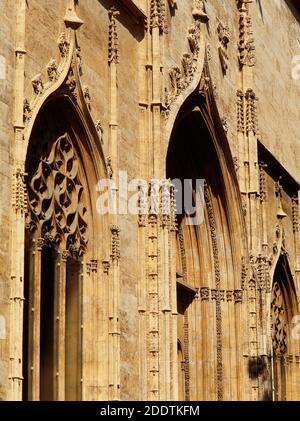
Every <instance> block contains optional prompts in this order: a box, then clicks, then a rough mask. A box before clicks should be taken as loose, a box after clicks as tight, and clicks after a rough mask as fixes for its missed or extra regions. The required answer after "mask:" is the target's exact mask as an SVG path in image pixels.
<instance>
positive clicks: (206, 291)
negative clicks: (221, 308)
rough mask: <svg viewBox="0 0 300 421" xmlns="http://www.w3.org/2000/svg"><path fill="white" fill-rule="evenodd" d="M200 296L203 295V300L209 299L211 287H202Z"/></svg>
mask: <svg viewBox="0 0 300 421" xmlns="http://www.w3.org/2000/svg"><path fill="white" fill-rule="evenodd" d="M200 297H201V301H209V288H208V287H201V288H200Z"/></svg>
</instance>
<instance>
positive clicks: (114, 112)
mask: <svg viewBox="0 0 300 421" xmlns="http://www.w3.org/2000/svg"><path fill="white" fill-rule="evenodd" d="M119 14H120V12H119V11H118V10H117V9H116V8H115V7H112V8H111V9H110V10H109V11H108V16H109V40H108V64H109V81H110V82H109V83H110V85H109V92H110V123H109V155H110V160H111V165H112V169H113V171H114V172H115V171H116V168H117V165H118V81H117V77H118V73H117V72H118V64H119V40H118V32H117V22H116V17H117V16H118V15H119Z"/></svg>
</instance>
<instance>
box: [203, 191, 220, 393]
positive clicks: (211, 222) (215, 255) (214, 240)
mask: <svg viewBox="0 0 300 421" xmlns="http://www.w3.org/2000/svg"><path fill="white" fill-rule="evenodd" d="M204 199H205V204H206V208H207V214H208V222H209V227H210V235H211V242H212V251H213V263H214V271H215V282H216V289H215V291H216V292H215V293H213V290H212V299H214V298H213V294H215V297H216V298H215V300H216V332H217V399H218V400H220V401H221V400H223V394H224V389H223V388H224V386H223V354H222V352H223V351H222V347H223V345H222V310H221V300H222V297H223V300H224V291H221V290H220V287H221V273H220V263H219V252H218V239H217V232H216V223H215V217H214V211H213V206H212V202H211V199H210V193H209V189H208V186H207V184H205V186H204Z"/></svg>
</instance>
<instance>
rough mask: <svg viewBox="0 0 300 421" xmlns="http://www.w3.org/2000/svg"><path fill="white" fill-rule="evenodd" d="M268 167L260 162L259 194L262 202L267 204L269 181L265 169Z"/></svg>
mask: <svg viewBox="0 0 300 421" xmlns="http://www.w3.org/2000/svg"><path fill="white" fill-rule="evenodd" d="M267 166H268V165H267V164H265V163H264V162H260V164H259V194H260V201H261V202H266V200H267V181H266V172H265V168H267Z"/></svg>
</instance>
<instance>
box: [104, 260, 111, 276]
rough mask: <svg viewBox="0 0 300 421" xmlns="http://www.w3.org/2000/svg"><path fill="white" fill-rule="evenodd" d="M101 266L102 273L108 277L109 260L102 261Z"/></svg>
mask: <svg viewBox="0 0 300 421" xmlns="http://www.w3.org/2000/svg"><path fill="white" fill-rule="evenodd" d="M102 266H103V273H105V275H108V273H109V268H110V262H109V260H102Z"/></svg>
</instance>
